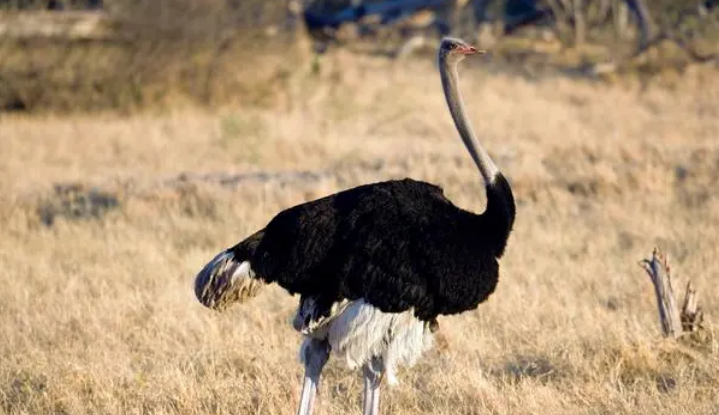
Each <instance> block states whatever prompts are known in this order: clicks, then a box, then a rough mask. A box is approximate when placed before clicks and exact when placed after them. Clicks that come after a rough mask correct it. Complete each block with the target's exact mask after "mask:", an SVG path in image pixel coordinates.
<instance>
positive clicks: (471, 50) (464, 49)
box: [457, 46, 487, 55]
mask: <svg viewBox="0 0 719 415" xmlns="http://www.w3.org/2000/svg"><path fill="white" fill-rule="evenodd" d="M457 52H459V53H461V54H463V55H474V54H478V55H483V54H485V53H487V51H486V50H484V49H477V48H475V47H474V46H461V47H460V48H458V49H457Z"/></svg>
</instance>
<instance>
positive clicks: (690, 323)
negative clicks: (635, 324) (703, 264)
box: [640, 248, 704, 338]
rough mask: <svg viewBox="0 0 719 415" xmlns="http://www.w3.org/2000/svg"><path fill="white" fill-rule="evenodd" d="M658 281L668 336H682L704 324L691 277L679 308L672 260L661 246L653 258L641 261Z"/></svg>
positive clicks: (660, 306) (661, 320) (662, 322)
mask: <svg viewBox="0 0 719 415" xmlns="http://www.w3.org/2000/svg"><path fill="white" fill-rule="evenodd" d="M640 265H641V266H642V267H643V268H644V270H645V271H646V272H647V274H649V277H650V278H651V280H652V284H654V293H655V294H656V296H657V305H658V308H659V320H660V322H661V325H662V332H663V333H664V336H665V337H671V338H679V337H680V336H681V335H682V334H684V333H692V332H695V331H697V330H699V329H700V328H701V323H702V322H703V320H704V313H703V312H702V309H701V306H700V304H699V300H698V297H697V292H696V289H695V288H694V286H693V285H692V283H691V281H689V282H688V283H687V288H686V292H685V293H684V301H683V303H682V304H683V305H682V309H681V310H679V307H678V305H677V300H676V297H675V295H674V289H673V288H672V281H671V274H670V267H669V262H668V261H667V257H666V255H664V254H662V253H661V251H660V250H659V248H654V251H653V252H652V258H651V259H644V260H642V262H641V263H640Z"/></svg>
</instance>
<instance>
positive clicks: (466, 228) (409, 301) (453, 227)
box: [231, 175, 515, 321]
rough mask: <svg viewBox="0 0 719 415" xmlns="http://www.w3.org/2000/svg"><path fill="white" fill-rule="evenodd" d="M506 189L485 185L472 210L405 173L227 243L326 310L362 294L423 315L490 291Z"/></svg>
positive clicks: (303, 208)
mask: <svg viewBox="0 0 719 415" xmlns="http://www.w3.org/2000/svg"><path fill="white" fill-rule="evenodd" d="M514 216H515V205H514V199H513V196H512V191H511V188H510V187H509V184H508V183H507V181H506V180H505V178H504V177H503V176H501V175H499V176H498V177H497V179H496V180H495V182H494V183H493V184H492V185H489V186H487V209H486V211H485V213H484V214H482V215H477V214H474V213H471V212H468V211H466V210H463V209H460V208H458V207H456V206H455V205H454V204H452V202H451V201H449V200H448V199H447V198H446V197H445V196H444V193H443V191H442V189H441V188H439V187H437V186H435V185H432V184H429V183H425V182H419V181H415V180H412V179H404V180H398V181H387V182H381V183H375V184H370V185H363V186H359V187H356V188H353V189H349V190H346V191H343V192H340V193H337V194H334V195H331V196H327V197H324V198H322V199H318V200H315V201H312V202H307V203H304V204H301V205H298V206H295V207H292V208H289V209H287V210H284V211H282V212H280V213H279V214H278V215H277V216H275V217H274V218H273V219H272V220H271V221H270V223H269V224H268V225H267V227H265V229H263V230H261V231H259V232H257V233H255V234H254V235H253V236H251V237H249V238H247V239H246V240H245V241H243V242H240V243H239V244H237V245H236V246H235V247H233V248H231V249H232V251H233V253H234V254H235V255H236V256H237V258H238V260H250V263H251V264H252V268H253V270H254V271H255V272H256V273H257V275H258V276H259V277H260V278H262V279H263V280H265V281H266V282H267V283H273V282H276V283H277V284H279V285H280V286H282V287H283V288H285V289H286V290H287V291H289V292H290V293H293V294H294V293H299V294H301V295H302V296H312V297H314V298H316V299H317V302H318V303H319V304H325V305H326V307H329V306H330V305H331V304H332V303H333V302H334V301H339V300H341V299H349V300H356V299H359V298H362V299H364V300H365V301H366V302H368V303H370V304H372V305H373V306H375V307H378V308H379V309H381V310H382V311H384V312H400V311H406V310H409V309H410V308H414V311H415V315H416V316H417V317H418V318H420V319H422V320H426V321H431V320H433V319H434V318H435V317H436V316H437V315H439V314H454V313H460V312H462V311H466V310H470V309H474V308H476V307H477V305H478V304H479V303H480V302H482V301H484V300H485V299H486V298H487V297H488V296H489V295H490V294H491V293H492V292H493V291H494V289H495V287H496V285H497V280H498V276H499V265H498V262H497V259H498V258H499V257H501V256H502V254H503V253H504V249H505V246H506V243H507V238H508V236H509V233H510V232H511V229H512V225H513V223H514Z"/></svg>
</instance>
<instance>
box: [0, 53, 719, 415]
mask: <svg viewBox="0 0 719 415" xmlns="http://www.w3.org/2000/svg"><path fill="white" fill-rule="evenodd" d="M401 65H403V66H394V67H392V66H389V65H388V64H386V63H384V62H380V61H374V60H369V59H363V60H360V61H357V60H350V59H349V58H347V57H345V56H342V55H341V54H339V55H332V56H330V57H328V58H327V61H325V62H324V66H323V71H325V72H324V74H323V75H322V76H321V77H319V78H314V77H312V76H311V75H309V74H306V73H304V72H302V71H299V70H298V72H297V74H295V75H293V76H292V77H291V78H290V79H287V80H285V82H286V93H285V96H284V99H283V101H282V102H280V103H279V104H278V105H277V107H276V108H275V109H274V110H251V109H247V108H239V107H235V108H228V109H225V110H218V111H213V112H200V111H189V110H188V111H178V112H175V113H172V114H165V115H162V116H157V115H138V116H133V117H129V118H123V117H119V116H110V115H98V116H94V117H92V118H90V117H83V116H72V117H64V118H60V117H50V116H47V117H43V118H40V117H35V118H21V117H15V116H13V117H9V116H5V117H4V118H0V141H1V142H2V154H3V156H4V157H3V163H1V164H0V198H1V199H0V201H1V202H2V204H1V206H0V229H1V234H2V237H1V238H0V265H1V266H0V286H2V290H1V291H0V356H1V357H0V412H4V413H8V414H39V413H43V414H107V413H113V414H140V413H152V414H220V413H221V414H228V413H236V414H251V413H262V414H291V413H294V410H295V409H294V408H295V405H296V403H297V399H298V394H299V390H298V389H299V381H300V376H301V368H300V365H299V364H298V363H297V359H296V353H297V347H298V345H299V341H300V339H299V338H298V336H297V335H295V334H294V333H293V332H292V330H291V329H290V327H289V325H288V320H289V317H290V315H291V313H292V311H293V306H294V304H295V301H296V299H293V298H290V297H288V296H286V295H285V294H284V293H283V292H282V291H280V290H279V289H270V290H266V291H265V292H264V293H263V294H261V295H260V297H258V298H257V299H256V301H254V302H253V303H250V304H248V305H246V306H242V307H235V308H232V309H231V310H230V311H228V312H227V313H225V314H216V313H213V312H210V311H208V310H207V309H204V308H202V307H201V306H200V304H199V303H198V302H197V301H196V300H195V298H194V294H193V292H192V281H193V277H194V273H195V272H196V271H197V270H198V269H199V268H200V267H201V266H202V265H203V264H204V263H205V262H206V261H207V260H208V259H209V258H210V257H211V256H212V255H214V253H215V252H217V251H218V250H219V249H221V248H223V247H226V246H228V245H230V244H232V243H234V242H236V241H237V240H238V239H240V238H242V237H243V236H245V235H248V234H249V233H250V232H251V231H253V230H255V229H257V228H259V227H261V226H263V225H264V224H265V223H266V222H267V221H268V220H269V219H270V218H271V217H272V216H273V214H274V213H276V212H277V211H278V210H280V209H282V208H286V207H289V206H291V205H294V204H296V203H298V202H302V201H304V200H308V199H310V198H314V197H317V196H320V195H323V194H326V193H329V192H333V191H336V190H339V189H342V188H347V187H351V186H354V185H357V184H360V183H363V182H369V181H376V180H382V179H386V178H393V177H394V178H398V177H403V176H412V177H415V178H419V179H426V180H429V181H432V182H436V183H439V184H441V185H443V186H444V187H445V188H446V191H447V193H448V194H449V196H450V197H451V198H452V199H453V200H455V201H456V203H457V204H459V205H460V206H463V207H467V208H472V209H475V210H478V211H479V210H481V209H482V208H483V203H484V200H483V194H482V186H481V184H480V183H479V176H478V174H477V173H476V172H475V170H474V169H473V168H472V166H471V164H470V162H469V158H468V157H467V156H466V154H465V152H464V149H463V148H462V146H461V144H460V141H459V140H458V139H457V138H456V133H455V132H454V130H453V128H452V125H451V121H450V118H449V117H448V115H447V113H446V110H445V108H444V104H443V98H442V96H441V92H440V88H439V80H438V77H437V75H436V73H435V71H434V68H433V67H432V66H431V64H430V63H429V62H407V63H403V64H401ZM340 66H342V67H344V69H345V70H346V71H345V72H342V73H340V72H339V71H335V70H334V68H338V67H340ZM463 73H464V78H465V81H464V83H463V89H464V91H465V94H466V97H467V98H466V99H467V101H468V103H469V105H470V107H471V115H472V118H473V119H474V120H475V124H476V125H477V128H478V130H479V131H481V133H482V134H481V136H482V139H483V141H484V143H485V144H486V145H487V146H488V147H489V148H490V149H491V152H492V153H493V155H494V156H495V158H496V160H497V163H498V164H499V165H500V167H501V168H502V169H503V170H504V171H505V172H506V173H507V175H508V176H509V177H510V178H511V180H512V182H513V184H514V188H515V192H516V196H517V198H518V204H519V206H518V208H519V211H518V218H517V224H516V231H515V232H514V234H513V236H512V239H511V241H510V245H509V248H508V251H507V256H506V257H505V259H504V261H503V264H504V265H503V274H502V277H501V281H500V285H499V288H498V291H497V292H496V294H495V295H494V296H493V297H492V298H491V299H490V301H488V302H487V303H486V304H483V305H482V306H481V307H480V308H479V310H478V311H476V312H471V313H467V314H465V315H463V316H460V317H452V318H444V319H441V321H440V326H441V332H442V333H443V336H444V337H445V338H446V340H447V345H446V347H444V348H441V349H437V350H434V351H432V352H431V353H429V354H428V355H427V356H426V358H425V359H424V360H423V361H422V362H421V363H420V364H419V365H418V367H415V368H413V369H409V370H403V371H402V372H401V373H400V380H401V381H402V382H403V383H402V385H401V386H400V387H398V388H397V389H394V390H387V391H386V393H385V394H384V401H383V410H384V412H385V413H393V414H398V415H402V414H415V413H433V414H537V413H546V414H572V415H575V414H672V415H676V414H716V402H717V401H718V400H719V392H717V391H719V375H717V367H719V359H718V356H719V354H718V351H717V348H718V347H719V343H717V340H716V339H710V340H709V341H708V342H706V343H705V344H704V345H703V346H702V347H700V348H690V347H689V346H681V345H676V344H673V343H669V342H664V341H662V340H661V339H660V333H659V329H658V328H659V324H658V321H657V316H656V311H655V304H654V299H653V297H652V295H653V294H652V287H651V285H650V282H649V281H648V278H647V277H646V275H644V271H642V270H641V269H640V268H639V266H638V265H637V261H638V260H639V259H641V258H643V257H646V256H647V255H649V254H650V252H651V249H652V247H653V246H654V245H655V244H657V243H658V244H660V245H661V246H662V247H663V249H664V250H665V251H666V252H667V253H669V254H670V256H671V257H673V266H674V269H675V274H676V277H677V278H678V282H679V284H681V283H682V282H683V281H685V278H687V277H691V278H692V279H693V280H694V281H695V283H696V284H697V286H698V287H699V289H700V294H701V296H702V300H703V302H704V304H705V308H706V311H707V312H708V314H709V316H710V318H712V317H713V318H715V319H716V318H717V316H719V306H718V305H717V303H716V298H718V296H719V288H718V287H719V286H717V284H715V283H714V282H713V281H714V279H715V278H716V276H717V275H718V274H719V266H718V265H717V262H716V258H717V254H718V251H717V249H718V248H717V244H716V235H717V233H719V199H717V195H718V194H719V185H718V183H719V180H718V179H719V177H718V176H719V144H718V142H717V136H719V123H717V119H719V113H718V112H717V111H718V110H717V107H716V102H717V100H719V94H718V92H719V88H717V83H716V81H714V82H713V83H701V82H700V79H699V78H700V76H701V74H691V75H688V76H686V79H685V80H684V82H683V84H682V86H681V88H677V89H676V90H661V89H650V90H648V91H644V92H640V91H638V90H637V89H636V88H633V87H627V86H625V87H618V86H617V87H607V86H602V85H598V84H594V85H592V84H581V83H576V82H573V81H570V80H567V79H559V78H551V79H543V80H534V81H529V80H525V79H521V78H516V77H508V76H506V75H503V74H500V73H494V74H490V73H486V72H485V71H483V70H482V67H481V66H480V65H475V66H467V67H466V68H465V70H464V71H463ZM707 79H708V80H709V81H711V78H710V77H707ZM260 171H269V172H294V171H309V172H314V173H316V174H314V175H304V176H301V175H292V174H285V175H280V176H268V177H265V178H262V177H259V176H258V177H259V178H257V177H255V178H254V179H251V178H250V179H247V180H244V181H241V180H240V181H239V182H238V183H237V184H236V185H232V186H231V185H221V184H218V183H216V182H215V183H213V182H212V181H211V180H208V181H203V180H200V178H198V177H199V176H192V175H190V176H188V178H187V179H186V180H184V181H179V180H174V179H177V177H178V176H179V175H180V174H181V173H183V172H190V173H193V174H201V173H208V174H209V173H213V172H233V173H237V174H246V173H251V172H260ZM242 177H244V176H242ZM65 182H80V183H83V184H85V185H86V186H97V187H98V188H99V189H101V190H103V191H105V192H108V193H110V194H111V195H115V197H117V199H118V202H119V206H118V207H115V208H112V206H109V210H107V211H102V210H101V211H99V213H98V212H96V216H97V217H92V216H91V217H89V218H84V216H85V215H84V214H83V212H84V211H83V210H82V209H79V210H78V209H76V210H75V211H74V212H75V213H76V215H75V216H76V217H72V216H69V217H68V218H64V217H63V216H62V212H64V211H63V209H66V210H67V209H70V208H69V207H67V206H66V205H63V203H62V200H59V197H60V196H57V195H54V194H53V190H52V185H53V184H55V183H65ZM78 192H80V193H82V191H81V190H80V191H78ZM75 202H77V200H76V201H75ZM47 203H50V204H52V205H53V206H59V207H58V210H57V211H58V212H60V213H61V214H59V215H58V216H57V217H55V220H54V223H53V225H52V226H46V225H44V224H43V222H42V221H41V218H40V216H39V215H38V209H39V208H40V207H42V206H45V207H47ZM63 206H64V207H63ZM680 286H681V285H680ZM360 388H361V383H360V381H359V375H358V374H357V373H348V372H347V371H345V370H344V369H343V368H342V366H341V365H339V364H338V362H335V361H331V364H330V365H329V366H328V368H327V370H326V377H325V382H324V383H323V384H322V387H321V393H322V394H321V397H320V398H321V404H320V407H319V413H320V414H333V413H355V414H356V413H359V405H358V404H359V393H360Z"/></svg>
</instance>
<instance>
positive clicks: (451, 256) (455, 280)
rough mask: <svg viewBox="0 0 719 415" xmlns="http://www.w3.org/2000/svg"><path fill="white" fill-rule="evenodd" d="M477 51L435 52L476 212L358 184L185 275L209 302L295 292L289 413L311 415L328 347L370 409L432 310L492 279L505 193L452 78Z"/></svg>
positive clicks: (427, 195)
mask: <svg viewBox="0 0 719 415" xmlns="http://www.w3.org/2000/svg"><path fill="white" fill-rule="evenodd" d="M480 52H481V51H478V50H477V49H475V48H474V47H472V46H470V45H468V44H466V43H465V42H463V41H461V40H458V39H453V38H444V39H443V40H442V42H441V45H440V48H439V54H438V55H439V64H440V65H439V67H440V73H441V79H442V86H443V88H444V92H445V96H446V99H447V104H448V106H449V110H450V113H451V115H452V118H453V119H454V122H455V125H456V127H457V130H458V132H459V135H460V137H461V138H462V141H463V142H464V144H465V145H466V147H467V150H468V151H469V153H470V155H471V157H472V159H473V160H474V162H475V163H476V165H477V167H478V168H479V171H480V173H481V175H482V178H483V179H484V182H485V185H486V196H487V207H486V209H485V211H484V212H483V213H482V214H479V215H478V214H475V213H472V212H469V211H466V210H463V209H461V208H459V207H457V206H455V205H454V204H453V203H452V202H451V201H450V200H448V199H447V198H446V197H445V196H444V193H443V191H442V189H441V188H440V187H438V186H435V185H432V184H429V183H425V182H421V181H415V180H412V179H404V180H392V181H386V182H381V183H374V184H368V185H362V186H359V187H355V188H353V189H349V190H345V191H342V192H339V193H336V194H334V195H330V196H327V197H324V198H321V199H318V200H315V201H311V202H307V203H303V204H300V205H297V206H294V207H292V208H289V209H287V210H284V211H282V212H280V213H279V214H277V215H276V216H275V217H274V218H273V219H272V220H271V221H270V223H269V224H268V225H267V226H266V227H265V228H264V229H262V230H259V231H258V232H256V233H254V234H253V235H251V236H249V237H248V238H247V239H245V240H243V241H242V242H240V243H238V244H237V245H235V246H233V247H231V248H228V249H226V250H225V251H223V252H221V253H219V254H218V255H217V256H216V257H215V258H214V259H213V260H212V261H210V262H209V263H208V264H207V265H206V266H205V267H204V268H203V269H202V270H201V271H200V272H199V273H198V275H197V277H196V280H195V293H196V295H197V298H198V299H199V301H200V302H201V303H202V304H204V305H205V306H207V307H210V308H213V309H217V310H222V309H224V308H226V307H227V306H228V305H230V304H232V303H234V302H243V301H245V300H246V299H248V298H251V297H254V296H255V295H256V294H257V292H258V291H259V289H260V288H261V287H262V286H263V285H264V284H270V283H277V284H279V285H280V286H281V287H283V288H284V289H285V290H287V291H288V292H290V293H291V294H300V304H299V307H298V309H297V313H296V315H295V317H294V320H293V327H294V328H295V329H296V330H297V331H298V332H300V333H302V334H303V335H304V336H305V340H304V342H303V344H302V346H301V349H300V360H301V361H302V362H303V364H304V366H305V379H304V384H303V388H302V396H301V400H300V407H299V409H298V414H300V415H309V414H311V413H312V407H313V403H314V396H315V394H316V390H317V385H318V383H319V379H320V373H321V372H322V368H323V367H324V365H325V363H326V362H327V359H328V358H329V354H330V352H332V353H334V354H335V355H336V356H339V357H341V358H343V359H344V360H345V361H346V363H347V365H348V366H349V368H359V367H362V371H363V376H364V397H363V403H364V414H365V415H369V414H373V415H376V414H378V408H379V384H380V381H381V379H383V378H386V379H387V381H388V383H390V384H394V383H397V379H396V376H395V370H396V368H397V366H399V365H401V364H407V365H411V364H413V363H414V362H415V361H416V360H417V359H418V358H419V357H420V355H421V354H422V353H423V352H424V351H425V350H427V349H428V348H429V347H431V343H432V331H433V329H434V327H436V318H437V317H438V316H439V315H450V314H457V313H461V312H464V311H468V310H472V309H475V308H476V307H477V306H478V305H479V303H481V302H482V301H484V300H486V299H487V297H488V296H489V295H490V294H491V293H492V292H493V291H494V289H495V287H496V285H497V281H498V275H499V264H498V259H499V258H500V257H501V256H502V255H503V253H504V249H505V246H506V243H507V239H508V237H509V234H510V232H511V230H512V225H513V223H514V217H515V205H514V198H513V195H512V190H511V188H510V186H509V184H508V183H507V181H506V179H505V178H504V176H502V174H501V173H500V172H499V170H498V169H497V167H496V166H495V165H494V163H493V162H492V160H491V159H490V157H489V155H488V154H487V152H486V151H485V150H484V149H483V148H482V147H481V146H480V144H479V142H478V141H477V139H476V137H475V135H474V132H473V131H472V128H471V127H470V125H469V123H468V122H467V118H466V116H465V113H464V108H463V104H462V100H461V97H460V96H459V93H458V85H457V64H458V63H459V62H460V61H461V60H462V59H463V58H464V57H465V56H467V55H470V54H475V53H480Z"/></svg>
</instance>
